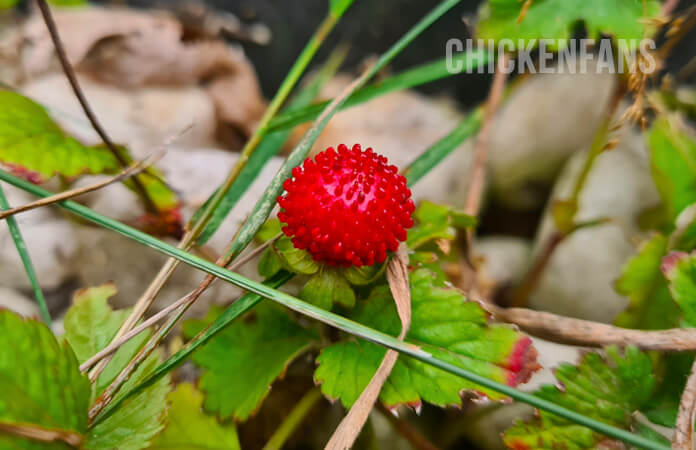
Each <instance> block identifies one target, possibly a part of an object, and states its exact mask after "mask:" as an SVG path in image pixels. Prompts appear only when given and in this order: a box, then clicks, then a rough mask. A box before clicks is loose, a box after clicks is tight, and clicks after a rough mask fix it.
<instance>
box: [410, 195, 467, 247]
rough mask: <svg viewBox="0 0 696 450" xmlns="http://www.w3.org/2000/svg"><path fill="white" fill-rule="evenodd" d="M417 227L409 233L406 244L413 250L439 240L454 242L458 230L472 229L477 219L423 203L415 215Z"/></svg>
mask: <svg viewBox="0 0 696 450" xmlns="http://www.w3.org/2000/svg"><path fill="white" fill-rule="evenodd" d="M413 215H414V217H415V219H416V225H415V226H414V227H413V228H412V229H410V230H409V231H408V238H407V240H406V243H407V244H408V247H409V248H411V249H415V248H418V247H420V246H422V245H424V244H426V243H428V242H430V241H434V240H438V239H446V240H452V239H454V238H455V237H456V235H457V230H456V229H457V228H471V227H474V226H475V225H476V218H475V217H472V216H469V215H466V214H464V213H462V212H459V211H456V210H455V209H453V208H451V207H449V206H446V205H438V204H437V203H433V202H430V201H427V200H426V201H423V202H422V203H421V204H420V205H419V206H418V208H417V209H416V211H415V212H414V213H413Z"/></svg>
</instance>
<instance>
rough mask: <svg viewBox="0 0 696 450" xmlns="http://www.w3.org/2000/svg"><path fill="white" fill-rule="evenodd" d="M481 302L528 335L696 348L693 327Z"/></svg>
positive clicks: (589, 344)
mask: <svg viewBox="0 0 696 450" xmlns="http://www.w3.org/2000/svg"><path fill="white" fill-rule="evenodd" d="M479 303H480V304H481V307H482V308H483V309H485V310H486V311H488V312H489V313H491V314H492V315H493V316H494V317H495V318H496V319H498V320H499V321H501V322H507V323H512V324H515V325H517V326H518V327H519V328H520V329H522V330H523V331H525V332H527V333H529V334H532V335H534V336H539V337H541V338H544V339H548V340H550V341H552V342H558V343H561V344H570V345H582V346H585V347H605V346H608V345H618V346H620V347H627V346H629V345H633V346H636V347H638V348H640V349H643V350H656V351H666V352H684V351H694V350H696V330H694V329H693V328H672V329H668V330H633V329H629V328H620V327H616V326H613V325H608V324H606V323H600V322H593V321H591V320H583V319H575V318H572V317H565V316H559V315H557V314H553V313H549V312H545V311H534V310H532V309H525V308H501V307H499V306H496V305H494V304H493V303H491V302H486V301H480V302H479Z"/></svg>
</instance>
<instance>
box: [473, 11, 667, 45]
mask: <svg viewBox="0 0 696 450" xmlns="http://www.w3.org/2000/svg"><path fill="white" fill-rule="evenodd" d="M524 4H525V2H524V1H520V0H488V1H487V2H486V3H484V4H483V6H482V7H481V9H480V11H479V23H478V26H477V37H478V38H479V39H493V40H496V41H499V40H501V39H509V40H511V41H512V42H511V44H512V45H513V47H514V48H517V47H518V46H519V43H518V41H519V40H523V41H524V43H523V45H525V46H526V45H528V43H529V42H530V41H532V40H540V39H548V40H551V41H552V42H550V44H551V45H549V49H552V50H555V49H558V47H565V46H566V43H567V41H568V39H570V38H571V36H572V34H573V30H574V28H575V26H576V25H577V24H579V23H581V22H582V23H583V24H584V25H585V27H586V28H587V33H588V37H589V38H591V39H599V38H601V36H602V35H611V36H613V37H614V38H616V39H624V40H627V43H628V44H629V47H628V48H635V47H636V46H637V45H638V41H639V40H640V39H642V38H644V37H646V36H647V37H650V36H651V35H652V33H653V32H654V31H655V26H654V25H650V24H649V23H646V22H647V19H650V18H655V17H657V16H659V14H660V2H659V1H658V0H645V1H644V0H583V1H569V0H533V1H532V2H531V5H530V6H529V9H528V10H527V12H526V14H525V15H524V16H523V17H520V13H521V12H522V9H523V7H524ZM644 8H645V9H644ZM520 19H521V20H520ZM646 33H647V34H646ZM631 40H635V42H633V43H632V42H631Z"/></svg>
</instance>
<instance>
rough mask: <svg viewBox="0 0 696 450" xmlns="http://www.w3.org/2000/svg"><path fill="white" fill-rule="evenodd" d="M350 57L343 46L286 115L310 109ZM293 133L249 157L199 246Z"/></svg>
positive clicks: (266, 141) (268, 141)
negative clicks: (305, 108)
mask: <svg viewBox="0 0 696 450" xmlns="http://www.w3.org/2000/svg"><path fill="white" fill-rule="evenodd" d="M347 54H348V47H345V46H341V47H339V48H338V49H337V50H335V51H334V52H332V53H331V55H330V56H329V58H328V59H327V61H326V63H325V64H324V66H323V67H322V68H321V70H320V71H319V72H318V73H317V74H316V76H314V77H313V78H312V79H311V80H310V81H309V83H308V84H307V86H305V87H304V88H303V89H301V90H300V91H299V92H298V93H297V96H296V97H295V98H294V99H292V101H291V102H290V104H289V105H288V107H287V108H286V111H292V110H295V109H299V108H302V107H304V106H306V105H309V104H310V103H311V102H312V101H313V100H314V99H315V98H316V96H317V95H319V91H320V90H321V88H322V87H323V86H324V84H325V83H326V82H327V81H328V80H329V79H331V78H332V77H333V76H334V75H335V74H336V71H337V70H338V68H339V67H340V66H341V64H343V61H344V60H345V58H346V56H347ZM290 133H291V130H289V129H288V130H283V131H279V132H277V133H273V134H270V135H266V136H265V137H264V138H263V139H262V140H261V143H260V144H259V146H258V147H257V148H256V151H255V152H254V153H252V155H251V156H250V157H249V161H248V162H247V164H246V166H245V167H244V168H243V169H242V171H241V173H240V174H239V177H238V178H237V180H235V182H234V183H233V184H232V187H231V188H230V190H229V191H227V194H226V195H225V196H224V198H223V199H222V201H221V202H220V204H219V205H218V207H217V208H216V209H215V211H214V213H213V215H212V217H211V218H210V221H209V222H208V225H207V226H206V227H205V230H203V232H202V233H201V235H200V237H199V238H198V242H197V245H205V243H206V242H208V240H210V238H211V237H212V236H213V234H215V232H216V231H217V230H218V228H220V225H221V224H222V222H223V221H224V220H225V218H226V217H227V215H228V214H229V213H230V211H231V210H232V208H234V207H235V205H236V204H237V202H238V201H239V199H240V198H241V197H242V195H244V193H245V192H246V191H247V189H248V188H249V186H250V185H251V183H253V182H254V180H256V177H258V175H259V173H261V170H262V169H263V167H264V166H265V165H266V163H267V162H268V161H269V160H270V159H271V158H272V157H273V156H275V155H277V154H278V153H279V152H280V150H281V149H282V148H283V145H285V143H286V142H287V140H288V138H289V137H290ZM214 195H215V193H214V194H213V196H214ZM213 196H211V197H210V198H209V199H208V200H206V203H207V202H209V201H211V199H212V198H213ZM204 207H205V204H204V205H203V207H202V208H201V210H202V209H203V208H204ZM192 220H193V221H196V220H197V218H196V216H194V217H193V219H192Z"/></svg>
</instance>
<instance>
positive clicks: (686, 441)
mask: <svg viewBox="0 0 696 450" xmlns="http://www.w3.org/2000/svg"><path fill="white" fill-rule="evenodd" d="M695 415H696V361H694V365H693V366H691V374H689V378H688V379H687V380H686V386H684V393H683V394H682V398H681V401H680V402H679V413H678V414H677V426H676V430H675V432H674V438H673V439H672V448H673V449H676V450H691V449H693V448H694V416H695Z"/></svg>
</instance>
